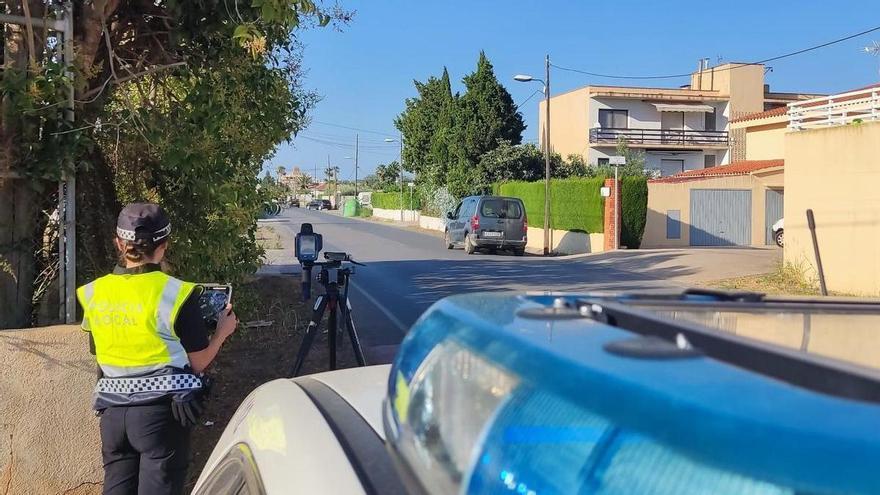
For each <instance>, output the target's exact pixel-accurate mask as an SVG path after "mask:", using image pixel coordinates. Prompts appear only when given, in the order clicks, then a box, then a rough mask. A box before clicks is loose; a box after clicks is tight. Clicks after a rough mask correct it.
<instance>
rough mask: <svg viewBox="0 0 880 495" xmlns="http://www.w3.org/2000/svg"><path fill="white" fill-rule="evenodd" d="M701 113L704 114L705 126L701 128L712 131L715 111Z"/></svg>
mask: <svg viewBox="0 0 880 495" xmlns="http://www.w3.org/2000/svg"><path fill="white" fill-rule="evenodd" d="M703 115H705V116H706V123H705V126H704V127H703V129H705V130H707V131H714V130H715V112H706V113H705V114H703Z"/></svg>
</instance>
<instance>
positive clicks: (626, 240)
mask: <svg viewBox="0 0 880 495" xmlns="http://www.w3.org/2000/svg"><path fill="white" fill-rule="evenodd" d="M620 203H621V205H622V208H621V212H620V223H621V225H620V243H621V244H622V245H624V246H627V247H628V248H631V249H635V248H638V247H639V245H640V244H641V243H642V234H644V232H645V218H646V215H647V212H648V180H647V178H645V177H636V176H630V177H624V178H622V179H621V180H620Z"/></svg>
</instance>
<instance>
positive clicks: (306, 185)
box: [295, 174, 313, 193]
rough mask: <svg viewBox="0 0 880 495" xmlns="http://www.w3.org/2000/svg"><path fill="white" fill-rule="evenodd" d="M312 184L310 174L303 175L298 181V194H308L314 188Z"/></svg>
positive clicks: (296, 184) (296, 185)
mask: <svg viewBox="0 0 880 495" xmlns="http://www.w3.org/2000/svg"><path fill="white" fill-rule="evenodd" d="M312 183H313V181H312V178H311V177H310V176H309V175H308V174H302V175H300V176H299V177H297V179H296V183H295V187H296V191H297V192H298V193H306V192H308V190H309V189H310V188H311V187H312Z"/></svg>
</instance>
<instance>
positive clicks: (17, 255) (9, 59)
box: [0, 6, 38, 328]
mask: <svg viewBox="0 0 880 495" xmlns="http://www.w3.org/2000/svg"><path fill="white" fill-rule="evenodd" d="M19 7H20V6H19ZM13 13H17V12H13ZM22 34H23V28H22V27H21V26H16V25H12V24H8V25H6V27H5V30H4V44H3V61H4V68H10V67H18V68H25V67H26V66H27V48H26V43H25V40H24V37H23V36H22ZM7 104H8V102H6V101H3V102H0V107H2V108H0V110H2V112H0V115H2V117H0V143H2V146H3V154H2V159H0V175H2V176H5V177H0V328H20V327H25V326H28V325H30V323H31V312H32V306H31V298H32V296H33V282H34V277H35V275H36V273H35V272H36V264H35V259H34V255H33V251H34V248H35V240H36V239H35V235H36V225H37V220H38V217H37V213H38V209H37V201H38V199H37V197H36V195H35V193H34V190H33V189H31V187H30V183H29V181H28V180H27V179H21V178H13V176H12V174H13V172H14V170H15V167H14V165H15V163H16V139H15V136H16V135H17V132H18V116H17V115H12V112H10V111H8V109H7Z"/></svg>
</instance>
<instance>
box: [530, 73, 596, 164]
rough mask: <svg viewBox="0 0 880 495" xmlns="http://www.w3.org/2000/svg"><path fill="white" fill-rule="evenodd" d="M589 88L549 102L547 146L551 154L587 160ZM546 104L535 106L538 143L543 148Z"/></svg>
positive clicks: (565, 94) (542, 102) (562, 95)
mask: <svg viewBox="0 0 880 495" xmlns="http://www.w3.org/2000/svg"><path fill="white" fill-rule="evenodd" d="M589 94H590V92H589V88H588V87H584V88H580V89H576V90H574V91H569V92H568V93H562V94H560V95H557V96H554V97H552V98H551V99H550V122H552V126H551V127H550V143H552V145H553V146H552V148H551V149H552V150H553V152H554V153H559V154H560V155H562V156H563V157H567V156H568V155H572V154H577V155H581V156H583V157H584V159H586V157H587V150H588V146H589V140H590V126H591V124H590V122H588V115H589V113H588V112H587V110H588V108H587V106H588V105H589V103H588V101H589ZM545 105H546V103H545V102H544V101H543V100H542V101H541V102H540V104H538V110H539V112H538V143H539V146H542V147H543V146H544V115H545V110H544V109H545Z"/></svg>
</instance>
